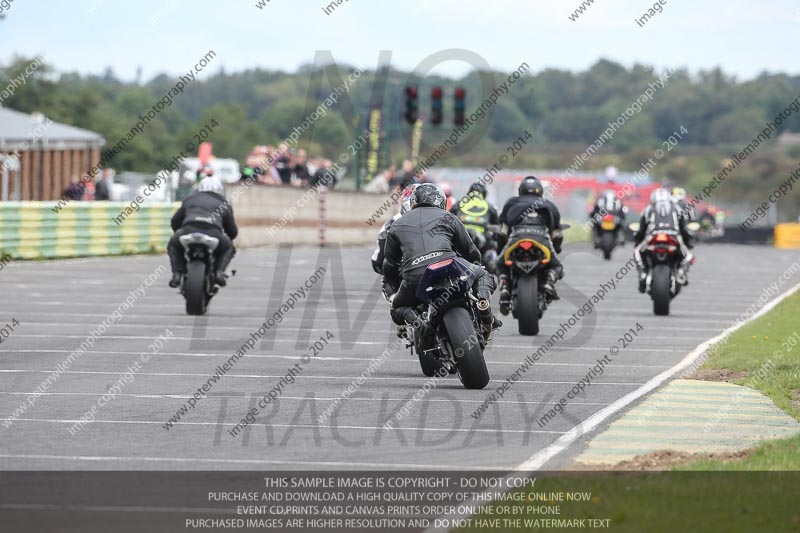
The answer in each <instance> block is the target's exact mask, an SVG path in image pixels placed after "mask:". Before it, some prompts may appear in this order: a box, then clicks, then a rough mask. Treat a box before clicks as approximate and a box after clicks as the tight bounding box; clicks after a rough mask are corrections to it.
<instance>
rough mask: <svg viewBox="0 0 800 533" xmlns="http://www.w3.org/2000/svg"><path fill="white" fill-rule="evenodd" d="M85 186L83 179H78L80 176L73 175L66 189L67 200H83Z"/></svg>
mask: <svg viewBox="0 0 800 533" xmlns="http://www.w3.org/2000/svg"><path fill="white" fill-rule="evenodd" d="M85 188H86V187H85V186H84V185H83V184H82V183H81V180H79V179H78V176H72V178H70V184H69V187H67V188H66V189H64V197H65V198H66V199H67V200H82V199H83V190H84V189H85Z"/></svg>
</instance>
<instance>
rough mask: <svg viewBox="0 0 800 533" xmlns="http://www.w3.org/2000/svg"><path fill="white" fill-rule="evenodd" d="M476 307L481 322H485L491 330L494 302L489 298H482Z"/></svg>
mask: <svg viewBox="0 0 800 533" xmlns="http://www.w3.org/2000/svg"><path fill="white" fill-rule="evenodd" d="M476 307H477V308H478V318H480V319H481V324H483V325H484V327H485V328H487V329H489V330H491V329H492V322H493V317H492V303H491V302H490V301H489V300H485V299H480V300H478V303H477V305H476Z"/></svg>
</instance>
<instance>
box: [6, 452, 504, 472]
mask: <svg viewBox="0 0 800 533" xmlns="http://www.w3.org/2000/svg"><path fill="white" fill-rule="evenodd" d="M0 459H32V460H46V459H55V460H61V461H64V460H67V461H117V462H120V461H140V462H150V463H210V464H242V465H303V466H332V467H351V466H352V467H362V468H390V469H397V468H408V469H417V470H508V469H510V468H513V467H512V466H483V467H480V466H479V467H476V466H474V465H445V464H442V463H438V464H406V463H351V462H338V461H289V460H286V461H281V460H270V459H210V458H204V457H196V458H192V457H117V456H108V457H103V456H90V455H89V456H87V455H41V454H36V455H23V454H0Z"/></svg>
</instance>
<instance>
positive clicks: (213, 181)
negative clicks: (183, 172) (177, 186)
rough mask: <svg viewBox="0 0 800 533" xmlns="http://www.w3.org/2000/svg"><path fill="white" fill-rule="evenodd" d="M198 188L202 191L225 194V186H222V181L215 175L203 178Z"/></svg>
mask: <svg viewBox="0 0 800 533" xmlns="http://www.w3.org/2000/svg"><path fill="white" fill-rule="evenodd" d="M197 190H198V191H200V192H215V193H217V194H221V195H223V196H224V195H225V188H224V187H223V186H222V182H221V181H219V178H215V177H213V176H209V177H207V178H203V180H202V181H201V182H200V184H199V185H198V186H197Z"/></svg>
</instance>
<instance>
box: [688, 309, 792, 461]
mask: <svg viewBox="0 0 800 533" xmlns="http://www.w3.org/2000/svg"><path fill="white" fill-rule="evenodd" d="M798 316H800V293H795V294H793V295H792V296H790V297H788V298H787V299H785V300H784V301H783V302H781V303H780V304H779V305H777V306H776V307H775V309H773V310H772V311H770V312H769V313H767V314H766V315H764V316H763V317H761V318H759V319H758V320H755V321H753V322H751V323H750V324H748V325H746V326H744V327H743V328H741V329H740V330H738V331H737V332H735V333H734V334H733V335H731V336H730V337H729V338H728V342H727V343H726V344H722V345H720V346H719V347H718V348H717V349H716V350H712V352H711V356H710V357H709V360H708V361H707V362H706V364H705V365H703V367H702V368H703V369H728V370H732V371H734V372H746V373H747V376H746V377H744V378H741V379H737V380H734V381H733V383H736V384H737V385H743V386H746V387H750V388H752V389H755V390H758V391H760V392H761V393H762V394H764V395H766V396H769V397H770V398H771V399H772V401H773V402H775V404H776V405H777V406H778V407H779V408H781V409H782V410H783V411H785V412H786V413H788V414H789V415H791V416H792V417H794V418H795V419H796V420H800V321H798ZM792 343H794V344H792ZM677 469H679V470H800V436H794V437H790V438H787V439H779V440H774V441H770V442H767V443H764V444H762V445H760V446H758V447H757V448H756V449H755V450H754V452H753V453H752V454H751V455H750V456H748V457H746V458H744V459H742V460H739V461H715V460H705V459H704V460H699V461H695V462H692V463H689V464H687V465H682V466H680V467H678V468H677Z"/></svg>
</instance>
